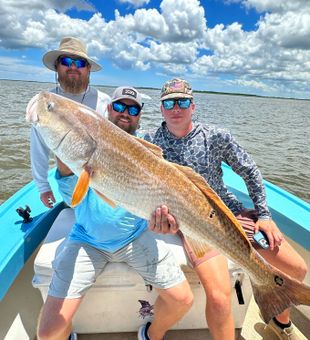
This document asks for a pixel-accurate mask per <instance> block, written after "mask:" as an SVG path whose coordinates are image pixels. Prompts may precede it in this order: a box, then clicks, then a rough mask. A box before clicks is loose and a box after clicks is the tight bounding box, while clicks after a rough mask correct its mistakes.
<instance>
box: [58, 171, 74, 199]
mask: <svg viewBox="0 0 310 340" xmlns="http://www.w3.org/2000/svg"><path fill="white" fill-rule="evenodd" d="M55 178H56V181H57V184H58V190H59V192H60V194H61V196H62V198H63V200H64V201H65V202H66V203H67V204H68V205H70V204H71V198H72V194H73V190H74V188H75V185H76V182H77V179H78V178H77V176H76V175H70V176H61V174H60V172H59V171H58V169H57V170H56V172H55Z"/></svg>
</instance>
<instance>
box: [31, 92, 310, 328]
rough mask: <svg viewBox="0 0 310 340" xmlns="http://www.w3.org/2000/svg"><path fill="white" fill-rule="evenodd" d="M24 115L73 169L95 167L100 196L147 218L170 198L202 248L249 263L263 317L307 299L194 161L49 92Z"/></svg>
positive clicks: (184, 227)
mask: <svg viewBox="0 0 310 340" xmlns="http://www.w3.org/2000/svg"><path fill="white" fill-rule="evenodd" d="M27 119H28V121H32V122H33V123H34V124H35V125H36V128H37V129H38V131H39V132H40V134H41V136H42V137H43V139H44V141H45V142H46V144H47V145H48V147H50V148H51V150H52V151H53V152H54V153H55V154H56V156H57V157H59V158H60V159H61V160H62V161H63V162H64V163H65V164H66V165H67V166H69V168H70V169H71V170H72V171H73V172H74V173H75V174H76V175H78V176H80V175H82V176H83V174H85V171H86V173H87V174H89V175H90V176H89V177H90V182H89V184H90V186H91V187H92V188H93V189H95V190H96V191H97V192H98V193H99V194H100V195H103V196H104V197H103V198H105V197H107V198H108V200H109V201H110V202H111V201H113V202H114V203H115V204H118V205H121V206H122V207H124V208H125V209H127V210H128V211H130V212H132V213H133V214H135V215H138V216H141V217H143V218H145V219H148V218H149V216H150V215H151V213H152V212H153V211H154V210H155V208H156V207H158V206H160V205H162V204H165V205H167V206H168V207H169V211H170V213H171V214H173V215H174V216H176V218H177V220H178V223H179V225H180V228H181V230H182V232H183V233H184V235H185V236H186V237H187V238H188V240H189V242H190V243H191V244H192V247H193V249H194V251H195V253H196V254H197V255H198V256H202V255H203V254H204V253H205V251H206V250H207V249H209V247H214V248H216V249H218V250H219V251H221V252H222V253H223V254H224V255H225V256H227V257H228V258H230V259H231V260H232V261H233V262H235V263H237V264H238V265H240V266H241V267H242V268H244V270H245V271H246V272H247V273H248V274H249V276H250V278H251V282H252V286H253V292H254V296H255V299H256V301H257V303H258V305H259V307H260V309H261V313H262V315H263V318H264V320H265V321H266V322H268V321H269V320H270V319H271V318H272V317H273V316H275V315H277V314H279V313H281V312H282V311H283V310H284V309H286V308H287V307H289V306H290V305H292V304H296V305H297V304H307V305H310V288H309V287H307V286H305V285H304V284H302V283H300V282H298V281H296V280H294V279H291V278H290V277H288V276H287V275H285V274H284V273H282V272H281V271H279V270H277V269H275V268H273V267H272V266H271V265H270V264H268V263H267V262H266V261H265V260H264V259H263V258H262V257H261V256H260V255H259V254H258V253H257V252H256V251H255V249H254V248H253V247H252V246H251V244H250V242H249V241H248V239H247V237H246V235H245V233H244V231H243V229H242V228H241V227H240V225H239V223H238V221H237V220H236V218H235V216H234V215H233V214H232V213H231V212H230V210H229V209H228V208H227V207H226V206H225V205H224V204H223V203H222V201H221V200H220V199H219V198H218V196H217V195H216V194H215V193H214V192H213V190H212V189H211V188H210V187H209V186H208V184H207V183H206V182H205V180H204V179H203V178H202V177H201V176H199V175H198V174H196V173H195V172H194V171H193V170H192V169H190V168H187V167H183V166H180V165H176V164H173V163H170V162H167V161H166V160H164V159H163V158H162V155H161V149H160V148H158V147H157V146H154V145H152V144H150V143H148V142H146V141H143V140H141V139H138V138H135V137H133V136H131V135H129V134H128V133H126V132H124V131H123V130H121V129H120V128H118V127H117V126H115V125H114V124H112V123H111V122H109V121H108V120H107V119H104V118H103V117H101V116H100V115H99V114H97V113H96V112H95V111H93V110H91V109H89V108H87V107H85V106H83V105H81V104H78V103H76V102H73V101H71V100H68V99H65V98H63V97H60V96H57V95H55V94H52V93H49V92H41V93H40V94H39V95H37V96H36V97H35V98H34V99H33V100H32V102H30V103H29V105H28V108H27ZM86 177H87V176H86Z"/></svg>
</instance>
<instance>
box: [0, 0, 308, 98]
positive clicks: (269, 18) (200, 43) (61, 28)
mask: <svg viewBox="0 0 310 340" xmlns="http://www.w3.org/2000/svg"><path fill="white" fill-rule="evenodd" d="M65 36H74V37H78V38H80V39H81V40H83V41H84V42H85V43H86V44H87V47H88V54H89V55H90V56H91V57H92V58H94V59H95V60H96V61H97V62H98V63H100V64H101V65H102V66H103V69H102V70H101V71H99V72H94V73H92V75H91V83H92V84H95V85H107V86H120V85H132V86H136V87H156V88H160V87H161V86H162V84H163V83H164V82H165V81H166V80H168V79H171V78H173V77H181V78H184V79H186V80H188V81H189V82H190V83H191V85H192V87H193V89H194V90H205V91H215V92H228V93H244V94H256V95H263V96H276V97H288V98H302V99H310V1H309V0H200V1H199V0H162V1H160V0H96V1H95V0H93V1H92V0H87V1H86V0H62V1H59V0H45V1H42V0H1V1H0V78H1V79H15V80H31V81H45V82H54V81H55V75H54V74H53V72H52V71H50V70H48V69H47V68H45V67H44V65H43V64H42V56H43V54H44V53H46V52H47V51H49V50H52V49H57V48H58V46H59V42H60V40H61V39H62V38H63V37H65Z"/></svg>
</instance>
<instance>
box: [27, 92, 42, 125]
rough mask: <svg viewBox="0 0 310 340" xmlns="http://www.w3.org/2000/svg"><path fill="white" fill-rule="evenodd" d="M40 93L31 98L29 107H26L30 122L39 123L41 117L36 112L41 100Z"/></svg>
mask: <svg viewBox="0 0 310 340" xmlns="http://www.w3.org/2000/svg"><path fill="white" fill-rule="evenodd" d="M38 97H39V95H38V94H37V95H35V96H34V97H33V98H31V99H30V101H29V103H28V105H27V108H26V121H27V122H28V123H37V122H38V121H39V117H38V115H37V113H36V110H35V109H36V106H37V103H38V101H39V98H38Z"/></svg>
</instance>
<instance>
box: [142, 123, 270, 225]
mask: <svg viewBox="0 0 310 340" xmlns="http://www.w3.org/2000/svg"><path fill="white" fill-rule="evenodd" d="M144 139H145V140H147V141H149V142H151V143H154V144H156V145H158V146H160V147H161V148H162V149H163V155H164V158H165V159H167V160H169V161H171V162H174V163H177V164H180V165H185V166H189V167H191V168H192V169H193V170H195V171H196V172H197V173H199V174H200V175H202V176H203V177H204V178H205V179H206V181H207V182H208V184H209V185H210V186H211V188H212V189H213V190H214V191H215V192H216V193H217V194H218V195H219V196H220V198H221V199H222V200H223V202H224V203H225V204H226V205H227V207H228V208H229V209H231V211H232V212H233V213H234V214H235V215H236V214H237V213H239V212H240V211H241V210H243V209H244V207H243V205H242V203H241V202H240V201H239V200H238V199H237V197H236V196H235V195H234V194H233V193H231V192H230V191H229V190H228V188H227V186H226V185H225V183H224V181H223V171H222V167H221V165H222V162H225V163H226V164H228V165H229V166H230V167H231V168H232V169H233V170H234V171H235V172H236V173H237V174H238V175H240V176H241V177H242V178H243V180H244V181H245V183H246V186H247V189H248V192H249V195H250V197H251V199H252V201H253V204H254V207H255V209H256V210H257V212H258V216H259V218H261V219H269V218H270V217H271V214H270V212H269V210H268V207H267V202H266V194H265V187H264V184H263V178H262V175H261V173H260V171H259V169H258V168H257V166H256V164H255V162H254V161H253V159H252V158H251V157H250V156H249V154H248V153H247V152H246V151H245V150H244V149H243V148H242V147H241V146H240V145H239V144H238V142H237V141H236V140H235V139H234V137H233V136H232V135H231V133H230V132H229V131H228V130H226V129H221V128H217V127H214V126H209V125H202V124H195V125H194V127H193V129H192V131H191V132H190V133H189V134H187V135H186V136H185V137H182V138H178V137H176V136H174V135H173V134H172V133H170V131H169V130H168V128H167V125H166V123H165V122H163V123H162V125H161V127H160V128H159V129H158V130H156V131H154V132H150V133H147V134H145V136H144Z"/></svg>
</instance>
